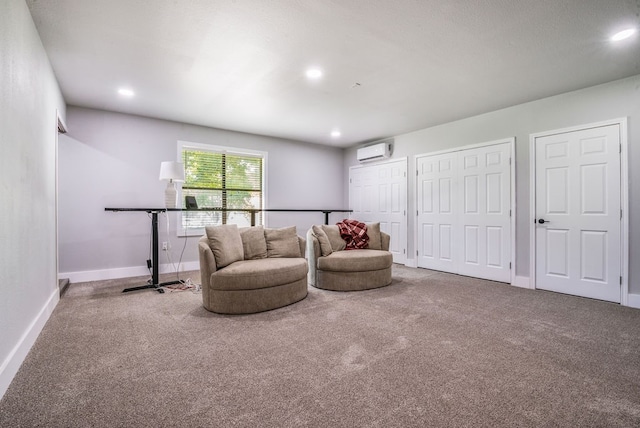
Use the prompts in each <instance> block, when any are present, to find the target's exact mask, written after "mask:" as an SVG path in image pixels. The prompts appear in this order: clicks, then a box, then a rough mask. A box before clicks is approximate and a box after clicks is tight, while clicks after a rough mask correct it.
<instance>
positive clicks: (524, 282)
mask: <svg viewBox="0 0 640 428" xmlns="http://www.w3.org/2000/svg"><path fill="white" fill-rule="evenodd" d="M511 285H513V286H514V287H520V288H531V282H530V279H529V277H528V276H518V275H516V277H515V279H514V280H513V282H512V283H511Z"/></svg>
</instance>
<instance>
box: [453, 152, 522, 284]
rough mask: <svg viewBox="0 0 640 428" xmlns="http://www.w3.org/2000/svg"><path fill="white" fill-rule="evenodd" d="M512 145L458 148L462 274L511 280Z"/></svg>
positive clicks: (459, 239)
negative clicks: (510, 160) (459, 149)
mask: <svg viewBox="0 0 640 428" xmlns="http://www.w3.org/2000/svg"><path fill="white" fill-rule="evenodd" d="M510 157H511V146H510V144H509V143H505V144H496V145H491V146H485V147H480V148H477V149H469V150H464V151H461V152H458V181H459V183H460V186H459V193H460V194H459V198H460V204H459V206H460V210H459V217H458V220H459V229H458V230H459V232H460V236H458V239H457V241H456V242H457V243H458V244H459V246H460V253H459V257H460V264H459V266H458V272H457V273H459V274H462V275H468V276H474V277H478V278H486V279H492V280H494V281H502V282H510V281H511V270H510V269H511V267H510V261H511V218H510V214H511V213H510V209H511V184H510V183H511V166H510V163H509V159H510Z"/></svg>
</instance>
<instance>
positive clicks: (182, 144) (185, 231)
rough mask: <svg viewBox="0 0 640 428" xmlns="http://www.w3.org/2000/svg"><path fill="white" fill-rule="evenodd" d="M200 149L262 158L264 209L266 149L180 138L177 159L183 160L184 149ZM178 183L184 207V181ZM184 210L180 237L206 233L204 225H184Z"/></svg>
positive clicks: (178, 224) (263, 205)
mask: <svg viewBox="0 0 640 428" xmlns="http://www.w3.org/2000/svg"><path fill="white" fill-rule="evenodd" d="M190 149H191V150H199V151H205V152H211V153H223V154H228V155H236V156H242V155H247V156H251V157H259V158H261V159H262V177H261V180H262V186H261V187H262V189H261V192H262V206H261V207H260V209H264V207H265V206H266V200H267V163H268V162H267V155H268V153H267V152H266V151H262V150H253V149H245V148H240V147H229V146H219V145H215V144H204V143H194V142H191V141H181V140H178V145H177V159H178V162H182V152H183V151H184V150H190ZM177 184H178V186H177V187H178V189H177V190H178V201H179V205H178V206H179V207H180V208H183V207H184V198H183V196H182V195H183V193H182V185H183V183H177ZM266 214H267V213H263V215H262V224H266ZM183 215H184V214H183V212H182V211H180V212H179V216H178V220H177V227H176V229H177V234H178V237H189V236H202V235H204V233H205V230H204V228H203V227H199V228H185V227H183V226H182V224H183V222H182V220H183Z"/></svg>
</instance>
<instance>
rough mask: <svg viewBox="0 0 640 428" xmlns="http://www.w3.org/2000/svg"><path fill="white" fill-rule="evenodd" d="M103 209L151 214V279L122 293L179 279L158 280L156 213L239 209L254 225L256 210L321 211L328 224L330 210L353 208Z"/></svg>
mask: <svg viewBox="0 0 640 428" xmlns="http://www.w3.org/2000/svg"><path fill="white" fill-rule="evenodd" d="M104 210H105V211H113V212H120V211H133V212H146V213H148V214H151V236H152V238H151V241H152V242H151V245H152V251H153V252H152V256H151V257H152V260H151V268H152V270H151V280H150V282H149V284H146V285H140V286H136V287H130V288H125V289H124V290H122V292H123V293H127V292H129V291H137V290H145V289H148V288H152V289H154V290H156V291H157V292H158V293H164V290H163V289H162V288H161V287H162V286H164V285H173V284H179V283H180V281H168V282H162V283H161V282H160V278H159V271H158V213H161V212H168V211H180V212H181V211H227V212H229V211H236V212H237V211H240V212H249V213H251V226H255V223H256V213H257V212H321V213H323V214H324V224H329V214H331V213H332V212H343V213H350V212H353V210H289V209H262V210H258V209H225V208H197V209H186V208H105V209H104Z"/></svg>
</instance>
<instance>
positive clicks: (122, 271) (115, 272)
mask: <svg viewBox="0 0 640 428" xmlns="http://www.w3.org/2000/svg"><path fill="white" fill-rule="evenodd" d="M199 269H200V262H197V261H195V262H185V263H181V264H180V272H185V271H190V270H199ZM158 270H159V272H160V273H173V272H175V270H174V267H173V265H170V264H164V265H160V266H159V267H158ZM146 275H149V269H147V267H146V266H132V267H125V268H115V269H102V270H87V271H80V272H60V274H59V275H58V277H59V278H68V279H69V281H70V282H72V283H73V282H87V281H101V280H104V279H118V278H131V277H134V276H146Z"/></svg>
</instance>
